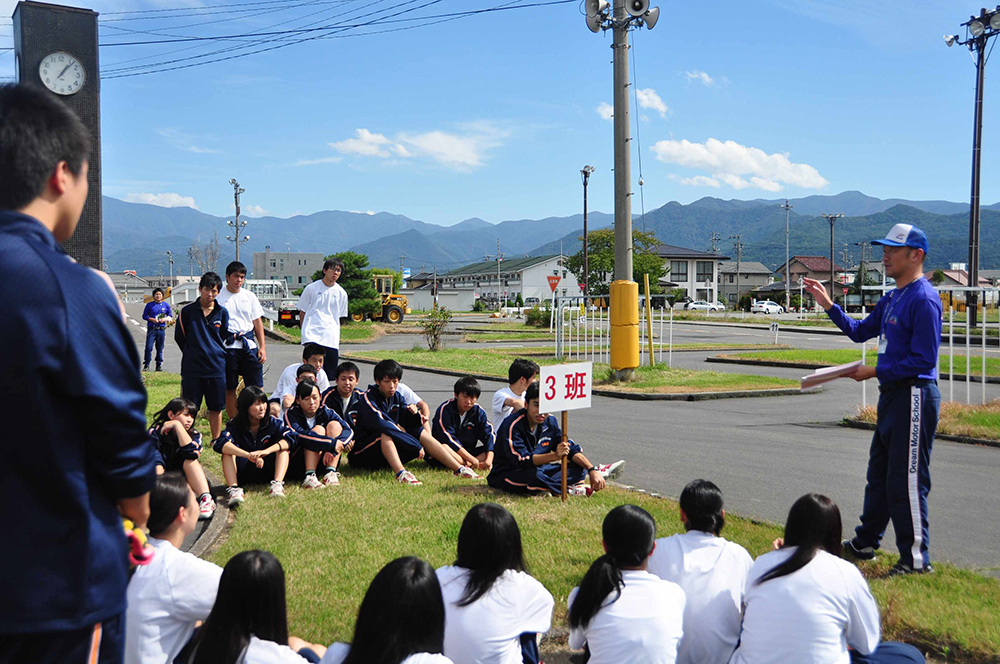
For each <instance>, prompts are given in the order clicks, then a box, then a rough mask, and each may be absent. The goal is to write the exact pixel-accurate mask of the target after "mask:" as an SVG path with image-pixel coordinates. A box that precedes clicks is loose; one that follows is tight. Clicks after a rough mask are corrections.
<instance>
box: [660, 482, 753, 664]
mask: <svg viewBox="0 0 1000 664" xmlns="http://www.w3.org/2000/svg"><path fill="white" fill-rule="evenodd" d="M680 503H681V504H680V512H681V521H682V522H683V523H684V528H685V529H686V531H687V532H685V533H682V534H678V535H671V536H670V537H664V538H663V539H658V540H656V550H655V551H653V555H651V556H650V557H649V573H650V574H655V575H656V576H658V577H660V578H661V579H664V580H666V581H672V582H674V583H676V584H677V585H679V586H680V587H681V590H683V591H684V595H685V596H686V597H687V603H686V604H685V605H684V637H683V638H682V639H681V643H680V646H679V647H678V649H677V662H678V664H726V662H728V661H729V657H730V656H731V655H732V654H733V650H734V649H735V648H736V643H737V642H738V641H739V640H740V620H741V619H742V613H741V611H742V608H743V588H744V587H745V586H746V581H747V574H748V573H749V572H750V566H751V565H753V558H751V557H750V554H749V553H747V551H746V549H744V548H743V547H742V546H740V545H739V544H736V543H735V542H730V541H728V540H726V539H724V538H723V537H721V536H720V535H721V533H722V528H723V526H724V525H725V523H726V511H725V510H724V509H723V508H722V491H720V490H719V487H717V486H715V484H713V483H712V482H709V481H707V480H694V481H693V482H690V483H689V484H688V485H687V486H686V487H684V491H682V492H681V501H680Z"/></svg>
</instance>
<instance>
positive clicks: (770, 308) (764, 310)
mask: <svg viewBox="0 0 1000 664" xmlns="http://www.w3.org/2000/svg"><path fill="white" fill-rule="evenodd" d="M750 313H752V314H770V315H774V314H783V313H785V308H784V307H783V306H781V305H780V304H778V303H777V302H771V300H757V301H756V302H754V303H753V304H752V305H750Z"/></svg>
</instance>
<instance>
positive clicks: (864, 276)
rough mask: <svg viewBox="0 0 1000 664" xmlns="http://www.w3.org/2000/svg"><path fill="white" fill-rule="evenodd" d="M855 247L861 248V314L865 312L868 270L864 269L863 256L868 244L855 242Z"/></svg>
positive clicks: (866, 251)
mask: <svg viewBox="0 0 1000 664" xmlns="http://www.w3.org/2000/svg"><path fill="white" fill-rule="evenodd" d="M854 244H855V246H859V247H861V312H862V313H864V312H865V284H867V283H868V270H866V269H865V254H866V253H868V243H867V242H866V241H863V240H862V241H861V242H855V243H854Z"/></svg>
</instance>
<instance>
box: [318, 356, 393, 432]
mask: <svg viewBox="0 0 1000 664" xmlns="http://www.w3.org/2000/svg"><path fill="white" fill-rule="evenodd" d="M360 377H361V371H360V370H359V369H358V365H356V364H355V363H354V362H341V363H340V364H338V365H337V369H336V370H335V371H334V372H333V382H334V385H333V387H331V388H330V389H328V390H326V391H324V392H323V405H324V406H326V407H327V408H332V409H333V412H335V413H337V415H338V416H340V419H342V420H344V421H345V422H347V423H348V424H350V425H351V428H353V429H356V428H357V426H358V402H360V401H361V397H362V396H364V392H362V391H361V390H359V389H357V387H358V379H359V378H360ZM397 391H398V390H397Z"/></svg>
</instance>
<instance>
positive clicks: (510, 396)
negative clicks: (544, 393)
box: [493, 358, 539, 431]
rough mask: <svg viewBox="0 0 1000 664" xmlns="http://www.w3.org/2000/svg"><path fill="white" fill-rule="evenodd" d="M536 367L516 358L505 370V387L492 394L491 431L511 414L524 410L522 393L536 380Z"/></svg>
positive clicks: (529, 362) (497, 427) (537, 370)
mask: <svg viewBox="0 0 1000 664" xmlns="http://www.w3.org/2000/svg"><path fill="white" fill-rule="evenodd" d="M538 373H539V369H538V365H537V364H536V363H534V362H532V361H531V360H524V359H521V358H518V359H516V360H514V361H513V362H511V363H510V367H509V368H508V369H507V382H508V383H509V384H508V386H507V387H502V388H500V389H499V390H497V391H496V392H494V393H493V429H494V430H497V431H499V430H500V425H501V424H503V421H504V420H505V419H507V418H508V417H509V416H510V414H511V413H513V412H515V411H518V410H521V409H522V408H524V391H525V390H527V389H528V386H529V385H531V384H532V383H534V382H535V381H536V380H537V379H538Z"/></svg>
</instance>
